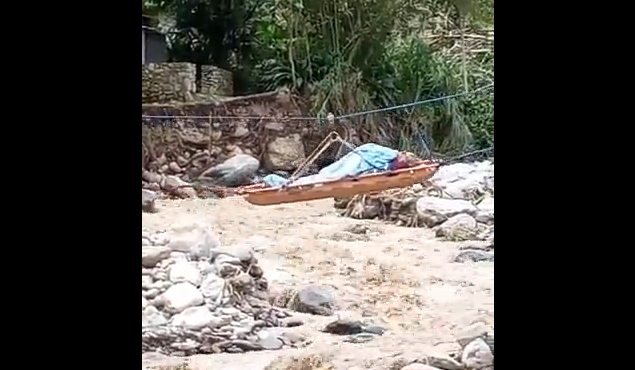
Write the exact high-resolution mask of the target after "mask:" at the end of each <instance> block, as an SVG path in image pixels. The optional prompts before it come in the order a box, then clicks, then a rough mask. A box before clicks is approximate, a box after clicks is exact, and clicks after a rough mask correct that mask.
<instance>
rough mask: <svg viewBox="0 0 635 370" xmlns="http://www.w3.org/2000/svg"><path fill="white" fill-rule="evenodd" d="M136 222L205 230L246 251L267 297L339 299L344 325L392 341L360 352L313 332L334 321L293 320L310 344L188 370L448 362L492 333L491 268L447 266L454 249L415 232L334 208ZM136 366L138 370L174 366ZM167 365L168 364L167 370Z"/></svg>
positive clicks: (200, 359)
mask: <svg viewBox="0 0 635 370" xmlns="http://www.w3.org/2000/svg"><path fill="white" fill-rule="evenodd" d="M157 206H158V208H159V212H158V213H156V214H146V213H143V214H142V227H143V228H147V229H168V228H169V227H170V225H171V224H172V223H175V222H179V223H182V222H185V221H187V220H189V219H191V220H196V221H199V220H204V221H205V222H206V223H209V224H210V225H213V226H214V227H215V228H216V230H217V231H218V233H219V234H220V239H221V241H222V242H223V243H227V244H234V243H249V244H251V245H253V246H254V247H255V248H256V250H257V257H258V259H259V265H260V266H261V267H262V268H263V270H264V272H265V276H266V277H267V279H268V280H269V282H270V285H271V286H272V287H273V288H276V287H280V286H302V285H305V284H308V283H319V284H328V285H332V286H333V287H334V288H335V289H337V294H338V302H339V305H340V308H341V309H340V310H339V311H338V314H339V315H340V316H342V317H352V318H364V319H372V320H374V321H375V323H376V324H379V325H382V326H384V327H386V328H388V329H389V331H388V332H387V333H386V334H384V335H383V336H381V337H378V338H376V339H374V340H373V341H371V342H368V343H364V344H353V343H345V342H343V339H344V337H335V336H332V335H329V334H325V333H321V332H320V331H319V330H318V329H320V328H322V327H324V325H325V324H326V323H328V322H330V321H333V318H328V317H319V316H310V315H304V316H302V315H299V316H301V317H302V320H303V321H305V323H306V325H304V326H301V327H298V328H295V329H297V331H298V333H300V334H302V335H305V336H307V337H309V338H311V339H312V343H311V344H309V345H308V346H307V347H306V348H303V349H288V350H286V349H285V350H280V351H263V352H250V353H246V354H219V355H205V356H202V355H201V356H194V357H193V358H191V359H190V365H189V367H190V368H191V369H200V370H202V369H205V370H212V369H223V370H244V369H245V368H248V369H250V370H251V369H253V370H260V369H263V368H264V367H265V366H266V365H267V364H268V363H270V362H271V361H272V359H274V358H276V357H278V356H280V355H284V354H292V353H298V352H307V351H310V352H320V353H326V354H328V355H331V356H333V363H334V365H335V368H336V369H338V370H339V369H342V370H348V369H351V368H353V369H387V368H388V367H389V366H390V365H391V364H392V363H394V362H395V361H396V359H397V358H409V357H410V358H412V357H418V356H421V355H424V354H433V353H449V352H452V351H454V350H457V349H458V345H457V344H456V343H455V341H454V339H455V336H456V335H458V334H459V333H461V332H463V331H465V330H466V329H467V328H470V327H474V326H479V325H487V326H493V325H494V264H493V263H492V262H480V263H470V262H468V263H455V262H452V260H453V258H454V256H456V255H457V254H458V253H459V252H460V250H459V248H460V247H461V246H467V245H478V244H479V243H478V242H463V243H456V242H443V241H439V240H437V239H435V238H434V236H433V233H432V232H431V231H430V230H427V229H421V228H403V227H397V226H393V225H388V224H384V223H381V222H375V221H367V220H363V221H362V220H353V219H348V218H342V217H339V216H337V215H336V213H335V211H334V209H333V201H332V200H323V201H314V202H307V203H296V204H290V205H279V206H269V207H258V206H253V205H250V204H248V203H246V202H245V201H244V200H242V199H241V198H227V199H222V200H215V199H208V200H202V199H192V200H182V201H167V200H166V201H158V202H157ZM153 357H154V356H148V355H144V356H142V367H143V368H147V367H148V366H150V367H156V366H158V365H162V364H166V363H174V361H177V360H170V361H168V360H166V359H162V360H158V359H156V358H153ZM166 361H167V362H166Z"/></svg>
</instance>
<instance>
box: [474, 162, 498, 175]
mask: <svg viewBox="0 0 635 370" xmlns="http://www.w3.org/2000/svg"><path fill="white" fill-rule="evenodd" d="M476 171H477V172H482V173H484V174H494V163H492V161H490V160H485V161H483V162H479V163H477V164H476Z"/></svg>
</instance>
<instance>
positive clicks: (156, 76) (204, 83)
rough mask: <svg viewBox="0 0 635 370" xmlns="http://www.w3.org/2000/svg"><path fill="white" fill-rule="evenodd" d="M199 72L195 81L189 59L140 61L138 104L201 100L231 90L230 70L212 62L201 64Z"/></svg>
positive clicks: (194, 68)
mask: <svg viewBox="0 0 635 370" xmlns="http://www.w3.org/2000/svg"><path fill="white" fill-rule="evenodd" d="M201 72H202V73H201V78H200V79H199V80H198V81H197V73H196V65H194V64H191V63H151V64H147V65H142V66H141V102H142V104H148V103H169V102H193V101H199V100H204V101H205V100H210V99H211V98H213V97H215V96H231V95H232V94H233V81H232V74H231V72H229V71H225V70H222V69H220V68H218V67H215V66H201ZM197 85H198V86H200V88H197Z"/></svg>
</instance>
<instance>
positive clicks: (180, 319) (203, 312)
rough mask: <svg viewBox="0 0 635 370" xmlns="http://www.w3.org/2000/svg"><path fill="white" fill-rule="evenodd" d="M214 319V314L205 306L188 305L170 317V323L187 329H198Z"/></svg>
mask: <svg viewBox="0 0 635 370" xmlns="http://www.w3.org/2000/svg"><path fill="white" fill-rule="evenodd" d="M213 321H214V314H213V313H212V312H211V311H210V310H209V309H208V308H207V307H205V306H200V307H190V308H188V309H186V310H184V311H183V312H181V313H180V314H178V315H174V316H173V317H172V322H171V324H172V325H174V326H182V327H185V328H187V329H192V330H199V329H202V328H204V327H206V326H208V325H210V324H211V323H212V322H213Z"/></svg>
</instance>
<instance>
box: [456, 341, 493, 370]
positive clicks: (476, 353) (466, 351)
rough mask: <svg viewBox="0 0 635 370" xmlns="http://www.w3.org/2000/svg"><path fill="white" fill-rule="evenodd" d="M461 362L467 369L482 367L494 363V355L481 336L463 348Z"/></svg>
mask: <svg viewBox="0 0 635 370" xmlns="http://www.w3.org/2000/svg"><path fill="white" fill-rule="evenodd" d="M461 362H462V363H463V365H465V367H466V368H468V369H483V368H487V367H489V366H493V365H494V355H493V354H492V351H491V350H490V348H489V346H488V345H487V343H485V341H484V340H483V339H481V338H477V339H475V340H473V341H472V342H470V343H469V344H468V345H467V346H465V348H463V354H462V355H461Z"/></svg>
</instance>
